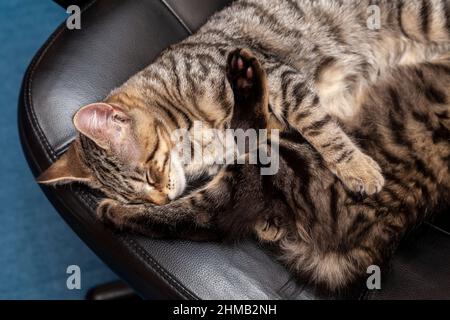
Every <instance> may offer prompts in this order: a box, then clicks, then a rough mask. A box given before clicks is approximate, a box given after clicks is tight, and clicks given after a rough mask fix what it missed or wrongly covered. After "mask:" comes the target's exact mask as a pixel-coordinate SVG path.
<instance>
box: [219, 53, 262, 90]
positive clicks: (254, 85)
mask: <svg viewBox="0 0 450 320" xmlns="http://www.w3.org/2000/svg"><path fill="white" fill-rule="evenodd" d="M227 77H228V81H229V82H230V84H231V87H232V88H233V91H234V93H235V95H236V94H241V95H249V94H250V93H254V94H261V92H260V91H259V90H261V89H266V81H267V80H266V74H265V71H264V69H263V68H262V66H261V64H260V63H259V61H258V59H256V58H255V56H254V55H253V54H252V53H251V52H250V51H249V50H246V49H237V50H235V51H233V52H231V53H230V55H229V56H228V62H227Z"/></svg>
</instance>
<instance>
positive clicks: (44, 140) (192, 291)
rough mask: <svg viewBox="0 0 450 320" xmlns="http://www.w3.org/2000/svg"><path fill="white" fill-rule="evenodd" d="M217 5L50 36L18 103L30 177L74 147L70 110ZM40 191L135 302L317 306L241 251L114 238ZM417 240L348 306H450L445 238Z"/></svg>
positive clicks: (58, 195) (308, 293)
mask: <svg viewBox="0 0 450 320" xmlns="http://www.w3.org/2000/svg"><path fill="white" fill-rule="evenodd" d="M226 3H227V1H224V0H208V1H203V0H190V1H185V0H166V1H156V0H155V1H151V0H147V1H145V0H129V1H123V0H103V1H97V2H95V1H94V2H91V3H90V4H88V5H87V6H86V7H85V9H84V11H83V13H82V29H81V30H74V31H69V30H67V29H65V27H64V26H62V27H61V28H59V29H58V30H57V31H56V32H55V33H54V34H53V35H52V36H51V38H50V39H49V40H48V42H47V43H46V44H45V45H44V46H43V47H42V49H41V50H40V52H38V53H37V55H36V57H35V59H34V60H33V62H32V64H31V65H30V67H29V70H28V72H27V74H26V75H25V78H24V82H23V88H22V92H21V97H20V102H19V130H20V135H21V140H22V144H23V148H24V151H25V154H26V156H27V159H28V161H29V163H30V166H31V168H32V169H33V171H34V173H35V174H36V175H37V174H39V173H40V172H42V170H43V169H45V168H46V167H48V166H49V165H50V163H52V162H53V161H55V159H56V158H57V157H58V156H59V155H60V154H61V153H62V152H63V151H64V150H65V148H66V147H67V145H68V143H70V141H71V140H72V139H73V138H74V136H75V131H74V129H73V126H72V123H71V118H72V116H73V114H74V112H75V111H76V110H77V109H78V108H79V107H81V106H82V105H84V104H87V103H90V102H94V101H97V100H100V99H102V98H103V97H104V96H105V95H106V94H107V93H108V92H109V91H110V90H111V89H112V88H114V87H116V86H118V85H120V84H121V83H122V82H123V81H125V80H126V79H127V78H128V77H129V76H131V75H132V74H134V73H135V72H136V71H138V70H140V69H141V68H143V67H145V66H146V65H147V64H149V63H150V62H151V61H152V60H153V59H154V58H155V57H156V56H157V55H158V53H159V52H161V50H163V49H164V48H165V47H167V46H168V45H170V44H171V43H174V42H177V41H179V40H181V39H183V38H184V37H186V36H188V34H189V32H192V31H194V30H196V29H197V28H198V27H199V26H200V25H201V24H203V22H204V21H205V20H206V19H207V17H208V16H209V15H210V14H212V13H213V12H214V11H215V10H218V9H219V8H221V7H222V6H224V5H225V4H226ZM44 191H45V193H46V194H47V196H48V198H49V199H50V201H52V203H53V204H54V205H55V207H56V208H57V209H58V211H59V212H60V214H61V216H62V217H63V218H64V219H65V220H66V221H67V222H68V223H69V224H70V225H71V227H72V228H73V229H74V230H75V231H76V232H77V233H78V235H79V236H80V237H81V238H82V239H83V240H84V241H85V242H86V243H87V244H88V245H89V246H90V247H91V248H92V249H93V250H94V251H95V252H96V253H97V254H98V255H99V256H100V257H101V258H102V259H103V260H104V261H105V262H106V263H107V264H108V265H109V266H110V267H111V268H112V269H113V270H115V271H116V272H117V273H118V274H119V275H120V276H121V277H122V278H123V279H124V280H125V281H127V282H128V283H129V284H130V285H131V286H132V287H133V288H135V289H136V290H137V291H138V292H139V293H140V294H141V295H142V296H143V297H145V298H185V299H197V298H200V299H214V298H217V299H314V298H319V296H316V295H315V294H314V293H313V291H312V290H311V289H309V288H308V287H307V286H305V285H304V284H302V283H300V282H297V281H295V280H294V279H293V278H292V277H291V276H290V274H289V273H288V272H287V271H286V270H285V269H284V268H283V267H282V266H281V265H280V264H278V263H276V262H275V261H274V260H273V259H272V258H271V257H270V255H268V254H267V253H266V252H265V251H264V250H262V249H261V248H259V247H258V245H257V244H255V243H253V242H251V241H248V242H243V243H240V244H239V245H235V246H232V245H222V244H213V243H203V244H199V243H190V242H183V241H175V240H174V241H161V240H151V239H145V238H141V237H135V236H128V235H119V234H116V233H114V232H112V231H111V230H109V229H107V228H105V227H104V226H103V225H102V224H101V223H99V222H98V221H97V220H96V219H95V217H94V211H95V206H96V202H95V201H96V199H95V197H94V196H93V195H92V193H91V192H90V191H89V190H87V189H86V188H84V187H82V186H73V187H72V188H58V189H48V188H45V189H44ZM424 230H425V231H426V232H424V233H423V234H421V237H419V238H413V239H411V240H410V241H408V242H406V244H405V245H404V246H403V247H402V249H401V251H400V252H399V253H398V254H397V255H396V257H395V260H394V263H393V266H392V272H391V273H389V274H388V276H387V277H386V279H384V280H385V281H384V282H383V288H384V289H383V290H382V291H381V292H371V293H368V292H366V291H365V290H362V291H360V292H356V293H354V294H353V295H352V296H351V297H352V298H361V297H365V298H381V299H382V298H416V297H420V298H450V290H449V288H450V236H449V234H448V233H446V232H445V231H443V230H440V229H437V228H434V227H427V228H424Z"/></svg>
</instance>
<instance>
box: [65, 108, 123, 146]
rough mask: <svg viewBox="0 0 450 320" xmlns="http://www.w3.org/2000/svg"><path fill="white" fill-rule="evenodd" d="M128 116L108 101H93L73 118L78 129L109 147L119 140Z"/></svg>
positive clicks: (96, 141)
mask: <svg viewBox="0 0 450 320" xmlns="http://www.w3.org/2000/svg"><path fill="white" fill-rule="evenodd" d="M126 120H128V117H127V116H126V115H125V113H124V112H123V111H122V110H120V109H119V108H117V107H115V106H112V105H110V104H107V103H93V104H90V105H87V106H85V107H83V108H81V109H80V110H79V111H78V112H77V113H76V114H75V117H74V118H73V123H74V125H75V127H76V128H77V130H78V131H79V132H81V133H82V134H83V135H85V136H87V137H88V138H89V139H91V140H93V141H94V142H95V143H96V144H97V145H98V146H100V147H102V148H105V149H106V148H108V147H109V146H111V144H114V143H116V142H118V140H119V139H120V137H121V133H122V127H123V126H124V125H125V124H126Z"/></svg>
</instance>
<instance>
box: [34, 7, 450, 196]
mask: <svg viewBox="0 0 450 320" xmlns="http://www.w3.org/2000/svg"><path fill="white" fill-rule="evenodd" d="M374 4H375V5H377V6H378V8H379V9H380V13H381V16H380V21H379V22H380V26H381V28H380V29H378V30H371V29H369V28H368V19H369V17H370V16H371V14H372V13H371V12H370V11H369V10H368V9H369V6H371V5H374ZM449 4H450V0H442V1H440V0H436V1H431V0H430V1H422V0H420V1H419V0H415V1H414V0H413V1H402V0H393V1H392V0H379V1H375V0H356V1H354V0H344V1H337V0H319V1H310V0H297V1H294V0H238V1H235V2H234V3H233V4H232V5H231V6H230V7H228V8H226V9H224V10H223V11H221V12H219V13H217V14H216V15H214V16H213V17H212V18H211V19H210V20H209V22H208V23H207V24H206V25H205V26H204V27H202V28H201V29H200V30H199V31H198V32H197V33H196V34H195V35H193V36H191V37H189V38H188V39H186V40H184V41H182V42H181V43H179V44H176V45H174V46H171V47H170V48H169V49H167V50H166V51H165V52H164V53H163V54H162V55H161V56H160V57H159V58H158V59H157V60H156V61H155V62H154V63H153V64H151V65H150V66H149V67H147V68H146V69H145V70H143V71H142V72H140V73H138V74H137V75H135V76H134V77H132V78H131V79H130V80H129V81H127V82H126V83H125V84H124V85H123V86H121V87H120V88H118V89H116V90H114V91H112V92H111V94H110V95H109V96H108V97H107V98H106V99H105V101H104V102H102V103H94V104H91V105H89V106H85V107H83V108H82V109H81V110H80V111H79V112H78V113H77V114H76V116H75V117H74V124H75V127H76V128H77V130H78V131H79V132H80V137H79V138H77V139H76V141H75V142H74V143H73V145H72V146H71V147H70V149H69V152H68V153H67V154H65V155H64V156H63V157H62V159H61V160H59V161H58V162H56V163H55V164H54V165H53V166H52V167H50V168H49V169H48V170H47V171H46V172H44V173H43V175H41V177H40V178H39V181H40V182H41V183H47V184H56V183H67V182H71V181H80V182H83V183H87V184H89V185H90V186H92V187H94V188H100V189H102V190H103V191H104V192H105V193H106V194H107V196H108V197H111V198H114V199H117V200H119V201H122V202H136V201H150V202H153V203H156V204H164V203H167V202H168V201H169V200H173V199H176V198H177V197H178V196H180V194H182V193H183V191H184V189H185V186H186V181H187V179H189V177H190V176H196V175H198V174H201V173H203V172H208V173H209V174H211V175H213V174H215V173H216V172H217V171H218V170H219V169H220V166H219V165H217V162H220V159H216V158H215V157H214V152H212V153H211V154H209V156H208V157H206V158H203V159H201V160H200V161H192V162H189V163H186V164H183V163H182V161H181V160H180V159H179V157H178V156H177V153H176V152H174V148H175V142H173V141H171V139H170V135H171V132H173V130H175V129H178V128H186V129H188V130H189V132H190V133H191V139H192V143H193V144H195V145H197V146H199V147H200V148H206V147H208V145H209V142H210V140H209V139H202V138H200V139H198V138H196V137H195V134H194V133H193V131H194V130H193V123H194V121H201V122H202V123H203V127H204V128H205V129H209V128H217V129H224V128H226V127H228V126H229V124H230V123H229V122H230V116H231V114H230V111H231V109H232V106H233V95H232V91H231V89H230V87H229V85H228V82H227V79H226V77H225V72H224V70H225V65H226V57H227V54H228V52H229V51H231V50H232V49H233V48H236V47H250V48H251V49H252V50H253V52H254V53H255V55H256V56H257V57H258V59H260V60H261V62H263V64H264V65H265V66H266V68H267V73H268V86H269V92H270V95H269V101H270V112H271V113H272V114H273V115H274V116H276V117H277V118H278V120H279V122H280V123H282V124H283V126H287V127H290V128H295V129H296V130H298V131H300V132H301V133H302V134H303V136H304V137H305V138H306V139H307V141H308V142H309V143H311V145H312V146H313V147H314V148H315V149H316V150H317V151H318V152H319V154H320V155H321V156H322V158H323V159H324V163H325V164H326V166H327V167H328V168H329V169H330V170H331V171H332V172H333V173H334V174H336V175H337V177H339V178H340V179H341V181H342V182H343V183H344V185H345V186H346V187H347V188H348V189H349V190H351V191H355V192H365V193H366V194H369V195H371V194H374V193H376V192H378V191H380V189H381V187H382V186H383V183H384V179H383V176H382V175H381V172H380V167H379V166H378V164H377V163H375V161H373V160H372V159H371V158H370V157H368V156H367V155H365V154H364V153H363V152H362V151H361V150H360V149H359V148H358V147H357V146H356V145H355V144H354V142H352V140H351V139H350V138H349V137H348V136H347V135H346V134H345V133H344V132H343V131H342V130H341V128H340V127H339V125H338V124H337V122H336V120H337V119H340V120H346V119H347V120H348V119H351V118H353V117H354V115H355V114H358V112H359V111H360V109H361V107H362V101H363V98H364V95H363V93H364V92H366V90H367V88H369V87H370V86H371V85H372V84H373V83H374V82H375V81H377V79H378V78H379V77H380V76H383V75H385V74H386V73H387V72H389V71H390V70H391V69H392V68H393V67H395V66H398V65H414V64H416V63H420V62H422V61H428V60H430V59H432V58H433V56H434V55H435V54H437V53H439V52H442V51H448V45H449V39H450V38H449V25H450V20H449V19H450V18H449V17H450V14H449V12H450V11H449V8H450V5H449ZM199 136H200V137H202V134H201V133H200V135H199ZM203 138H204V137H203ZM217 160H219V161H217ZM69 163H70V164H74V165H73V166H74V168H75V169H74V168H71V167H70V166H68V164H69Z"/></svg>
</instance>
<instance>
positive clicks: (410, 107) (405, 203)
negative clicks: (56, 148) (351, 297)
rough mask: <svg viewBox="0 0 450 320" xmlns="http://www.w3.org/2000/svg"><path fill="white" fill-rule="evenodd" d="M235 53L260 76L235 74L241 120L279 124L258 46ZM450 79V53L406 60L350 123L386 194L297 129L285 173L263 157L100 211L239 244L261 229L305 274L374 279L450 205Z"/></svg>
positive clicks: (139, 226)
mask: <svg viewBox="0 0 450 320" xmlns="http://www.w3.org/2000/svg"><path fill="white" fill-rule="evenodd" d="M236 54H238V55H239V56H241V57H242V59H243V60H244V61H245V62H246V66H250V67H252V68H253V69H254V70H255V71H254V72H253V74H254V75H255V79H254V82H255V84H254V85H253V87H252V89H251V90H252V92H251V93H250V94H249V93H248V92H245V90H247V89H243V88H242V87H241V88H240V87H239V85H237V84H236V83H239V82H238V80H236V77H235V78H233V77H230V78H231V79H232V82H234V83H235V85H233V87H234V88H235V96H236V97H243V98H240V99H236V101H240V102H239V103H237V104H236V106H235V108H236V109H238V110H240V111H239V116H238V119H236V116H234V118H235V119H234V120H233V121H232V123H233V124H234V125H237V126H239V127H242V126H249V125H250V126H251V127H254V128H263V127H265V126H272V127H273V125H274V124H273V123H271V122H270V120H268V119H267V118H264V115H265V114H266V113H265V112H261V110H262V111H264V110H265V109H266V108H268V104H267V100H268V95H267V90H264V89H267V87H266V85H267V83H266V82H265V78H264V72H263V71H262V70H260V67H259V64H258V62H257V61H255V60H252V57H251V55H250V54H249V53H248V52H247V51H245V50H244V51H238V53H236ZM230 69H231V70H232V72H234V74H236V73H239V71H233V67H231V68H230ZM244 69H246V67H245V68H244ZM234 70H236V68H234ZM239 77H241V78H243V77H245V75H244V76H243V75H242V74H241V75H240V76H239ZM233 79H234V80H233ZM449 87H450V54H449V55H447V56H442V57H440V58H439V59H436V60H435V62H434V63H422V64H418V65H416V66H400V67H397V68H395V69H393V70H392V72H391V73H386V74H384V75H382V76H381V77H380V79H379V80H378V81H377V83H376V84H375V85H374V86H373V87H372V88H370V89H368V90H367V92H365V93H364V98H363V99H362V100H361V109H360V111H359V112H358V113H356V114H355V115H354V117H353V118H352V122H351V124H344V123H343V124H342V127H343V128H344V130H345V132H346V133H347V134H349V135H350V136H352V137H354V138H355V139H356V141H358V142H359V144H360V145H361V146H362V148H363V150H364V151H365V152H367V154H369V155H370V156H372V157H373V158H374V159H375V160H376V161H377V162H378V163H380V165H381V167H382V168H383V171H384V172H385V176H386V185H385V187H384V188H383V190H381V192H380V193H378V194H375V195H371V196H367V197H364V198H362V197H358V196H355V195H354V194H353V193H351V192H349V191H348V190H347V189H346V188H345V186H344V185H343V183H342V182H340V181H339V180H338V179H337V178H336V177H335V176H334V175H333V174H332V173H331V171H330V170H329V169H327V167H326V166H325V164H324V161H323V160H322V158H321V157H320V156H319V154H318V153H317V151H315V150H314V148H313V147H312V146H311V144H309V143H308V142H307V141H306V140H305V139H304V138H303V137H302V136H301V135H299V134H298V132H297V131H296V130H295V129H292V128H288V129H286V130H284V131H283V133H282V136H281V139H280V157H281V160H280V171H279V172H278V174H277V175H275V176H261V175H260V174H259V172H260V171H259V166H258V165H244V166H242V165H230V166H228V167H226V168H224V169H223V170H222V171H220V173H219V174H218V175H217V176H216V177H215V178H214V179H213V180H212V181H211V182H210V183H209V184H208V185H207V186H205V187H204V188H201V189H199V190H198V191H196V192H194V193H192V194H190V195H188V196H186V197H184V198H181V199H178V200H175V201H173V202H171V203H170V204H167V205H165V206H159V207H158V206H152V205H150V204H139V205H123V204H120V203H119V202H116V201H113V200H105V201H104V202H103V203H102V204H101V206H100V208H99V214H100V217H101V218H102V219H103V221H105V222H107V223H110V224H112V225H114V226H115V227H118V228H121V229H122V230H127V231H132V232H137V233H141V234H144V235H154V231H155V230H154V228H156V227H157V226H158V225H159V226H161V225H166V226H167V225H170V226H171V230H166V232H169V234H170V233H172V235H180V233H181V232H184V235H185V236H186V235H188V234H189V231H187V230H191V234H192V235H195V234H197V235H200V234H202V235H203V236H204V235H205V233H206V234H207V231H208V230H210V233H211V235H212V236H213V237H217V236H220V237H222V238H229V239H232V240H235V239H238V238H240V237H243V236H248V235H249V234H251V233H254V234H256V235H257V236H258V237H259V239H260V240H262V241H265V242H270V243H271V245H272V246H273V247H274V248H275V250H273V251H274V253H275V255H276V256H277V257H278V259H279V260H280V261H282V262H283V263H284V264H286V266H288V267H289V268H291V269H292V271H293V272H295V273H296V274H297V275H298V276H301V277H304V278H306V279H307V280H310V281H311V282H312V283H313V284H316V285H319V286H321V287H325V288H327V289H329V290H332V291H334V290H339V289H343V288H345V287H347V286H348V285H349V284H351V283H353V282H355V281H357V280H359V279H360V278H362V277H363V276H364V275H366V270H367V267H368V266H370V265H374V264H376V265H379V266H384V264H385V263H386V261H387V259H388V258H389V257H390V255H391V254H392V252H393V251H394V250H395V248H396V246H397V244H398V242H399V240H400V239H401V238H402V237H403V236H404V235H405V234H406V233H407V232H408V231H409V230H411V229H412V228H414V227H416V226H418V225H419V224H420V223H421V222H422V221H423V220H424V219H426V218H429V217H430V216H431V214H432V213H433V211H435V210H436V209H437V208H438V207H439V206H441V205H443V204H447V203H446V202H447V201H448V199H449V196H450V96H449V90H448V88H449ZM255 115H258V116H255ZM261 117H263V119H262V120H263V121H262V124H263V125H262V126H261ZM242 122H244V124H242Z"/></svg>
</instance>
